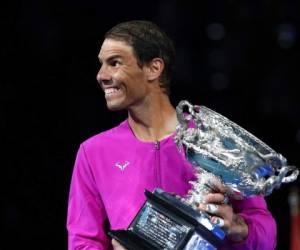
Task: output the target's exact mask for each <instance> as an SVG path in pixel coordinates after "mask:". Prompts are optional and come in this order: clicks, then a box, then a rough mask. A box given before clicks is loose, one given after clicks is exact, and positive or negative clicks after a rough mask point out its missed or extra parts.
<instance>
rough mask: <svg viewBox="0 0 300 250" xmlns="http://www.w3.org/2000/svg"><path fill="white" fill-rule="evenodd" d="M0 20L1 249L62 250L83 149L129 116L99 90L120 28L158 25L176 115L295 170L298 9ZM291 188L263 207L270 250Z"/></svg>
mask: <svg viewBox="0 0 300 250" xmlns="http://www.w3.org/2000/svg"><path fill="white" fill-rule="evenodd" d="M0 13H1V31H0V34H1V39H0V41H1V42H0V45H1V47H0V53H1V58H2V60H1V62H2V67H1V69H2V72H1V80H0V82H1V85H0V128H1V130H0V131H1V134H0V136H1V137H0V141H1V144H2V150H1V151H2V156H1V172H2V173H1V204H2V205H1V210H0V211H1V216H2V218H1V224H2V227H3V228H4V231H5V235H4V237H3V239H2V242H1V246H0V249H25V248H26V249H45V250H46V249H66V248H67V233H66V228H65V224H66V211H67V199H68V190H69V184H70V178H71V174H72V169H73V163H74V159H75V154H76V151H77V149H78V146H79V144H80V143H81V142H82V141H83V140H85V139H87V138H88V137H90V136H92V135H94V134H96V133H98V132H100V131H103V130H106V129H108V128H111V127H112V126H115V125H117V124H118V123H119V122H120V121H122V120H123V119H124V118H125V117H126V113H122V112H120V113H119V112H118V113H114V112H109V111H108V110H107V109H106V106H105V102H104V98H103V94H102V92H101V91H100V90H99V87H98V85H97V82H96V79H95V77H96V73H97V70H98V68H99V63H98V59H97V55H98V52H99V49H100V45H101V41H102V37H103V35H104V32H105V31H107V30H108V29H109V28H111V27H112V26H113V25H115V24H116V23H118V22H121V21H126V20H131V19H147V20H151V21H154V22H156V23H157V24H158V25H159V26H161V27H162V28H163V29H164V30H165V31H166V32H167V33H168V34H169V36H170V37H171V38H172V39H173V40H174V43H175V47H176V49H177V73H176V76H175V77H174V80H173V87H172V103H173V104H174V105H177V103H178V102H179V101H180V100H182V99H187V100H189V101H191V102H192V103H194V104H201V105H205V106H207V107H209V108H211V109H214V110H216V111H217V112H219V113H222V114H223V115H225V116H227V117H228V118H229V119H231V120H233V121H234V122H236V123H238V124H239V125H241V126H242V127H244V128H245V129H247V130H248V131H250V132H251V133H253V134H254V135H256V136H257V137H258V138H260V139H261V140H263V141H265V142H266V143H267V144H269V145H270V146H271V147H272V148H273V149H274V150H276V151H278V152H280V153H282V154H283V155H284V156H285V157H286V158H287V159H288V162H289V163H290V164H292V165H297V166H300V93H299V90H298V89H299V87H298V85H299V82H300V68H299V56H300V51H299V50H300V41H299V39H300V38H299V35H300V27H299V25H300V2H299V1H297V0H285V1H283V0H282V1H279V0H272V1H271V0H245V1H235V0H227V1H226V0H224V1H217V0H205V1H195V0H194V1H192V0H190V1H188V0H185V1H184V0H160V1H157V0H152V1H141V0H139V1H137V0H136V1H99V0H98V1H97V0H85V1H79V0H72V1H71V0H60V1H58V0H52V1H50V0H48V1H45V0H44V1H43V0H39V1H38V0H27V1H21V0H20V1H17V0H15V1H14V0H10V1H8V0H4V1H1V4H0ZM297 65H298V66H297ZM3 149H4V150H3ZM297 187H299V179H298V181H297V182H295V183H293V184H288V185H283V186H282V187H281V188H280V189H279V190H276V191H274V192H273V194H272V195H271V196H268V197H267V198H266V199H267V202H268V206H269V209H270V210H271V212H272V213H273V215H274V217H275V219H276V221H277V224H278V247H277V249H289V248H290V245H291V244H290V234H291V231H290V228H291V225H292V222H293V220H291V213H290V206H289V202H288V197H289V194H290V190H291V189H293V190H294V188H297ZM296 206H297V205H296Z"/></svg>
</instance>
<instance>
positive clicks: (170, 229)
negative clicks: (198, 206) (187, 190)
mask: <svg viewBox="0 0 300 250" xmlns="http://www.w3.org/2000/svg"><path fill="white" fill-rule="evenodd" d="M145 195H146V197H147V201H146V202H145V204H144V205H143V207H142V208H141V209H140V211H139V212H138V214H137V215H136V217H135V218H134V219H133V221H132V222H131V224H130V225H129V227H128V229H127V230H116V231H110V232H109V235H110V236H111V237H112V238H114V239H116V240H117V241H119V242H120V244H122V245H123V246H124V247H125V248H126V249H128V250H141V249H145V250H148V249H149V250H150V249H151V250H154V249H160V250H161V249H174V250H181V249H183V250H189V249H203V250H206V249H209V250H214V249H217V248H218V247H219V246H221V245H222V239H223V238H224V232H223V231H222V230H221V229H220V228H219V227H216V226H212V224H211V223H210V222H209V220H208V218H207V217H205V216H204V215H203V214H201V213H200V212H198V211H196V210H194V209H193V208H191V207H190V206H188V205H186V204H184V203H183V202H182V201H180V200H179V199H178V198H176V197H175V196H173V195H171V194H169V193H167V192H164V191H162V190H161V189H156V190H155V191H154V192H153V193H151V192H149V191H147V190H145ZM195 247H197V248H195Z"/></svg>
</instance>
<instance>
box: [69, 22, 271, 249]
mask: <svg viewBox="0 0 300 250" xmlns="http://www.w3.org/2000/svg"><path fill="white" fill-rule="evenodd" d="M174 58H175V56H174V48H173V45H172V42H171V41H170V39H169V38H168V37H167V35H166V34H165V33H164V32H163V31H161V30H160V29H159V28H158V27H157V26H156V25H155V24H153V23H151V22H148V21H129V22H125V23H120V24H118V25H116V26H115V27H113V28H112V29H111V30H110V31H108V32H107V33H106V35H105V39H104V42H103V44H102V47H101V50H100V53H99V60H100V63H101V67H100V70H99V72H98V74H97V81H98V82H99V84H100V86H101V88H102V89H103V91H104V93H105V99H106V103H107V107H108V109H110V110H112V111H116V110H122V109H126V110H127V111H128V119H127V120H125V121H124V122H122V123H121V124H120V125H118V126H117V127H115V128H113V129H111V130H108V131H105V132H103V133H100V134H98V135H95V136H93V137H92V138H90V139H88V140H86V141H85V142H83V143H82V144H81V146H80V148H79V151H78V154H77V158H76V162H75V166H74V172H73V176H72V183H71V188H70V197H69V208H68V221H67V227H68V233H69V249H70V250H71V249H111V248H112V247H113V248H115V249H123V247H122V246H120V244H118V243H117V242H116V241H114V240H113V241H111V239H110V238H109V237H108V236H107V232H108V230H116V229H124V228H127V227H128V225H129V224H130V222H131V221H132V219H133V218H134V216H135V215H136V214H137V212H138V211H139V209H140V208H141V206H142V205H143V203H144V201H145V196H144V190H145V189H147V190H150V191H153V190H154V189H155V188H157V187H160V188H162V189H163V190H164V191H166V192H170V193H176V194H178V195H181V196H184V195H185V194H186V193H187V191H188V190H189V189H190V186H189V184H188V181H190V180H192V179H193V178H194V175H193V168H192V166H191V165H190V164H189V163H188V162H187V161H186V160H185V157H184V155H183V153H180V152H179V151H178V150H177V147H176V145H175V142H174V140H173V136H174V133H175V129H176V125H177V118H176V112H175V109H174V107H173V106H172V105H171V103H170V100H169V96H168V95H169V83H170V81H171V76H172V73H173V71H174ZM223 201H224V194H223V193H222V192H221V191H220V193H213V194H209V195H207V197H206V199H205V203H204V204H200V205H199V210H204V211H207V212H210V213H211V215H212V218H214V221H215V222H216V223H219V224H220V226H222V228H223V229H224V231H225V232H226V241H227V242H228V243H229V244H230V249H265V250H266V249H274V248H275V242H276V224H275V222H274V219H273V218H272V216H271V214H270V213H269V211H268V210H267V207H266V203H265V201H264V199H263V198H262V197H253V198H249V199H246V200H243V201H232V202H231V203H230V204H224V202H223ZM212 208H213V209H212Z"/></svg>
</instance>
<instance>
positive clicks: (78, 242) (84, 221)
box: [67, 145, 111, 250]
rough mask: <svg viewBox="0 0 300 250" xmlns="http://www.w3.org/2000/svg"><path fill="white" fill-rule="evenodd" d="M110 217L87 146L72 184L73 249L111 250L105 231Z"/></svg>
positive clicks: (70, 239) (70, 230) (70, 233)
mask: <svg viewBox="0 0 300 250" xmlns="http://www.w3.org/2000/svg"><path fill="white" fill-rule="evenodd" d="M107 221H108V220H107V215H106V211H105V208H104V206H103V203H102V200H101V196H100V194H99V191H98V189H97V187H96V184H95V180H94V176H93V174H92V171H91V168H90V165H89V163H88V159H87V157H86V154H85V151H84V147H83V145H81V146H80V148H79V150H78V153H77V156H76V161H75V165H74V170H73V175H72V179H71V185H70V193H69V202H68V216H67V230H68V249H69V250H75V249H76V250H107V249H111V244H110V238H109V237H108V236H107V234H106V231H107V230H105V229H106V228H107V226H108V223H107Z"/></svg>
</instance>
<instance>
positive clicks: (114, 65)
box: [111, 60, 121, 67]
mask: <svg viewBox="0 0 300 250" xmlns="http://www.w3.org/2000/svg"><path fill="white" fill-rule="evenodd" d="M120 64H121V63H120V62H119V61H117V60H114V61H112V62H111V66H113V67H116V66H119V65H120Z"/></svg>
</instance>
